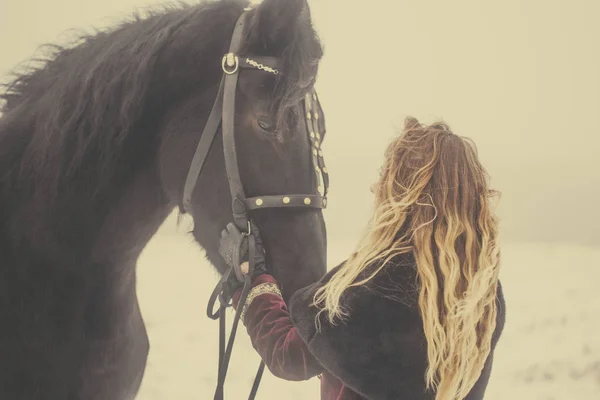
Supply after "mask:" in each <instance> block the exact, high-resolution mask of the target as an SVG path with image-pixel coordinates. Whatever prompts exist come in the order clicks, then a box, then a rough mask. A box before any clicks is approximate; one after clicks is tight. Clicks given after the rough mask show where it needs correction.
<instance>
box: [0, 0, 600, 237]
mask: <svg viewBox="0 0 600 400" xmlns="http://www.w3.org/2000/svg"><path fill="white" fill-rule="evenodd" d="M153 3H159V1H153V2H151V1H147V0H137V1H136V0H54V1H52V2H49V1H46V0H44V1H42V0H29V1H27V2H24V1H21V0H0V49H1V52H0V75H2V76H3V77H5V76H6V74H7V73H8V71H9V70H10V69H12V68H13V67H14V66H15V65H16V64H17V63H19V62H21V61H24V60H26V59H27V58H29V57H31V56H32V55H33V53H34V51H35V49H36V47H37V46H38V45H40V44H42V43H45V42H58V43H64V40H65V39H66V38H68V37H69V33H68V32H67V31H68V30H69V29H73V28H76V29H79V28H84V29H87V28H91V27H92V26H96V27H100V26H103V25H110V24H111V23H113V22H116V21H119V20H120V19H121V17H123V16H124V15H126V14H128V13H130V12H131V11H133V10H134V9H135V8H136V7H138V8H143V7H145V6H147V5H149V4H153ZM310 4H311V8H312V14H313V19H314V21H315V24H316V28H317V30H318V32H319V34H320V36H321V38H322V40H323V43H324V45H325V58H324V60H323V62H322V64H321V70H320V74H319V80H318V84H317V90H318V92H319V94H320V97H321V100H322V103H323V107H324V110H325V113H326V117H327V124H328V135H327V139H326V142H325V145H324V151H325V157H326V161H327V165H328V169H329V170H330V173H331V178H332V182H331V185H332V186H331V196H330V202H329V208H328V209H327V211H326V213H325V215H326V220H327V223H328V231H329V237H330V238H331V239H332V240H336V239H338V238H339V239H347V238H348V237H356V235H358V233H360V231H361V229H362V227H363V226H364V223H365V222H366V220H367V218H368V216H369V212H370V207H371V193H370V192H369V185H370V184H371V183H372V181H373V180H374V179H375V177H376V176H377V170H378V168H379V166H380V164H381V162H382V157H383V150H384V148H385V146H386V144H387V143H388V141H389V139H390V138H391V137H392V136H393V135H394V127H395V126H397V127H399V126H401V122H402V120H403V118H404V117H405V116H406V115H413V116H415V117H417V118H419V119H421V120H422V122H427V123H429V122H432V121H433V120H435V119H437V118H443V119H444V120H445V121H446V122H447V123H449V124H450V126H451V127H452V128H453V130H454V132H455V133H457V134H459V135H462V136H469V137H471V138H473V139H474V140H475V142H476V143H477V145H478V148H479V151H480V156H481V158H482V161H483V163H484V165H485V166H486V167H487V168H488V170H489V172H490V174H491V176H492V184H493V186H494V187H495V188H496V189H498V190H500V191H501V192H502V193H503V197H502V201H501V203H500V209H499V211H500V216H501V218H502V233H503V240H505V241H550V242H576V243H583V244H600V233H598V229H599V228H598V225H599V223H600V211H599V210H598V205H599V204H600V189H599V188H600V167H599V166H598V164H599V163H598V162H597V161H595V157H597V155H598V154H599V153H600V128H599V125H598V123H597V122H596V119H597V113H598V110H600V72H599V71H600V53H599V51H598V49H599V45H598V40H600V24H598V22H597V21H598V19H599V18H600V2H598V1H596V0H587V1H586V0H527V1H523V0H504V1H502V2H483V1H480V0H470V1H466V0H456V1H446V0H431V1H418V2H417V1H389V0H370V1H369V2H358V1H331V0H314V1H311V2H310ZM3 80H4V79H3Z"/></svg>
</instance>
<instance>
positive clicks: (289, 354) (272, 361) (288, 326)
mask: <svg viewBox="0 0 600 400" xmlns="http://www.w3.org/2000/svg"><path fill="white" fill-rule="evenodd" d="M265 283H272V284H275V285H277V282H276V281H275V278H273V277H272V276H271V275H266V274H264V275H260V276H258V277H257V278H256V279H255V280H254V282H252V288H255V287H257V286H259V285H261V284H265ZM240 292H241V291H238V292H237V293H236V295H235V296H234V298H233V304H234V307H237V303H238V301H239V297H240ZM259 293H260V292H259ZM242 322H243V323H244V325H246V329H247V331H248V334H249V335H250V340H251V342H252V346H253V347H254V349H255V350H256V351H257V352H258V354H259V355H260V356H261V358H262V359H263V361H264V363H265V365H266V366H267V368H269V370H270V371H271V373H273V375H275V376H277V377H279V378H282V379H286V380H290V381H302V380H307V379H310V378H312V377H314V376H316V375H318V374H320V373H322V372H323V368H322V367H321V365H320V364H319V362H318V361H317V360H316V359H315V358H314V357H313V356H312V354H311V353H310V352H309V350H308V347H307V346H306V343H305V342H304V341H303V340H302V339H301V338H300V336H298V332H297V331H296V328H295V327H294V325H293V324H292V321H291V319H290V314H289V312H288V308H287V305H286V304H285V302H284V301H283V298H282V297H281V296H280V295H277V294H273V293H262V294H259V295H257V296H256V297H254V299H253V300H252V302H251V303H250V304H249V305H248V307H247V309H246V314H245V316H244V320H243V321H242Z"/></svg>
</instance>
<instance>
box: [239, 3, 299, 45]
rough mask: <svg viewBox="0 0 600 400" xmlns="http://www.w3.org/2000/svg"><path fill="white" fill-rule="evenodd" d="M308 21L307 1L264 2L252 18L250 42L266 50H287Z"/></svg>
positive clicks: (257, 7)
mask: <svg viewBox="0 0 600 400" xmlns="http://www.w3.org/2000/svg"><path fill="white" fill-rule="evenodd" d="M307 20H308V22H310V15H309V9H308V4H307V3H306V0H263V1H262V2H261V3H260V4H259V5H258V6H256V9H255V11H254V13H253V15H252V17H251V22H250V29H249V33H248V34H249V41H250V42H251V43H252V44H253V45H256V46H259V47H261V48H264V49H277V48H285V47H286V46H287V44H288V43H289V41H290V40H292V39H293V37H294V35H295V32H296V30H297V29H298V26H299V24H301V23H306V22H307Z"/></svg>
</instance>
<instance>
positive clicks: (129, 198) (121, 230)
mask: <svg viewBox="0 0 600 400" xmlns="http://www.w3.org/2000/svg"><path fill="white" fill-rule="evenodd" d="M173 207H174V205H173V204H169V202H168V200H167V199H166V197H165V195H164V193H163V191H162V189H161V186H160V181H159V178H158V174H157V173H156V171H155V170H154V169H146V170H144V171H141V172H140V173H138V174H136V176H135V177H134V178H133V180H132V183H131V184H130V185H128V186H127V187H126V188H125V189H124V190H123V192H122V194H121V195H120V196H119V198H118V200H117V202H116V203H115V205H114V207H113V208H111V209H110V211H109V212H108V214H107V215H106V218H105V219H104V221H103V223H102V225H101V227H99V233H98V236H97V239H96V240H95V242H94V245H93V248H92V253H91V258H92V260H91V261H93V262H100V263H102V262H105V261H107V260H115V259H119V258H121V259H123V260H124V261H129V260H134V259H137V257H138V256H139V254H140V253H141V251H142V250H143V249H144V247H145V246H146V244H147V243H148V241H149V240H150V239H151V238H152V236H154V234H155V233H156V232H157V230H158V229H159V228H160V226H161V224H162V223H163V222H164V220H165V219H166V218H167V216H168V215H169V213H170V212H171V211H172V209H173Z"/></svg>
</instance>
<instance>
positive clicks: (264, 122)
mask: <svg viewBox="0 0 600 400" xmlns="http://www.w3.org/2000/svg"><path fill="white" fill-rule="evenodd" d="M257 123H258V126H259V127H260V129H262V130H264V131H267V132H273V125H272V124H271V121H270V120H268V119H266V118H258V120H257Z"/></svg>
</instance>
